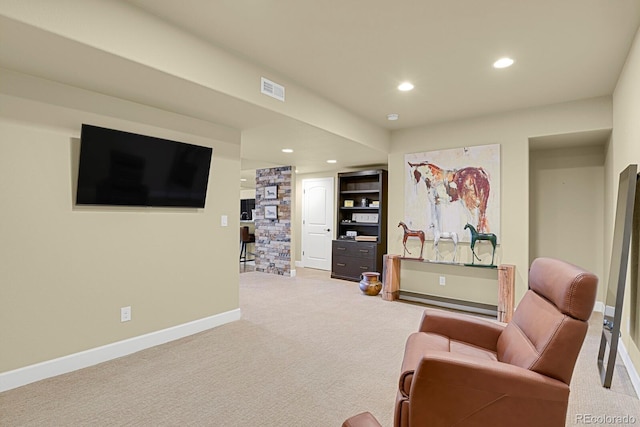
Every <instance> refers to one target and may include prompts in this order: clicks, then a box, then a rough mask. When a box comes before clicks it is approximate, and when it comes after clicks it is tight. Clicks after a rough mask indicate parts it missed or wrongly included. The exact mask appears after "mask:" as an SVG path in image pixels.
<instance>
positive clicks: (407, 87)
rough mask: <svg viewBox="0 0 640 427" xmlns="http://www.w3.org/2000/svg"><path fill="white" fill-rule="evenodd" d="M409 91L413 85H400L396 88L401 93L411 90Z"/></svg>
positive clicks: (405, 83)
mask: <svg viewBox="0 0 640 427" xmlns="http://www.w3.org/2000/svg"><path fill="white" fill-rule="evenodd" d="M411 89H413V85H412V84H411V83H409V82H404V83H401V84H400V85H399V86H398V90H401V91H403V92H406V91H409V90H411Z"/></svg>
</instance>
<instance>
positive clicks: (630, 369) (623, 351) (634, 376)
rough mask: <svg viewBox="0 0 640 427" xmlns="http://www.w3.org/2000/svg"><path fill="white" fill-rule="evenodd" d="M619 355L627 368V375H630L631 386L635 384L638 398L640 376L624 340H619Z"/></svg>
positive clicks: (639, 395) (639, 393) (639, 394)
mask: <svg viewBox="0 0 640 427" xmlns="http://www.w3.org/2000/svg"><path fill="white" fill-rule="evenodd" d="M618 353H619V354H620V358H622V362H623V363H624V366H625V368H627V373H628V374H629V378H630V379H631V384H633V388H634V389H635V391H636V396H638V397H640V376H638V371H636V367H635V366H633V362H632V361H631V358H630V357H629V353H628V352H627V348H626V347H625V346H624V342H622V340H618Z"/></svg>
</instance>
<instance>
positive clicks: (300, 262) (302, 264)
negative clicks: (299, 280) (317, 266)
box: [296, 261, 304, 268]
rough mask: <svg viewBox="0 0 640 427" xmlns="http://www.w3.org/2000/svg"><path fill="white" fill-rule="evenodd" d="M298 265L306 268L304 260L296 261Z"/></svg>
mask: <svg viewBox="0 0 640 427" xmlns="http://www.w3.org/2000/svg"><path fill="white" fill-rule="evenodd" d="M296 267H300V268H304V263H303V262H302V261H296Z"/></svg>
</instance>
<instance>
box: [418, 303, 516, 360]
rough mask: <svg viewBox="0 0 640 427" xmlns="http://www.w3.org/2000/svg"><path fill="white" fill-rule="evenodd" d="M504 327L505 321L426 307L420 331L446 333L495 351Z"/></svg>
mask: <svg viewBox="0 0 640 427" xmlns="http://www.w3.org/2000/svg"><path fill="white" fill-rule="evenodd" d="M504 327H505V325H504V324H503V323H498V322H491V321H489V320H484V319H480V318H477V317H473V316H469V315H467V314H461V313H455V312H450V311H443V310H433V309H426V310H425V311H424V313H423V314H422V321H421V322H420V329H419V331H420V332H432V333H434V334H440V335H444V336H446V337H449V338H450V339H452V340H455V341H462V342H466V343H469V344H472V345H475V346H478V347H482V348H485V349H487V350H491V351H494V352H495V351H496V350H497V346H498V338H499V337H500V334H501V333H502V331H503V330H504Z"/></svg>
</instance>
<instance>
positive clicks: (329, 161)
mask: <svg viewBox="0 0 640 427" xmlns="http://www.w3.org/2000/svg"><path fill="white" fill-rule="evenodd" d="M327 163H338V161H337V160H327Z"/></svg>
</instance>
